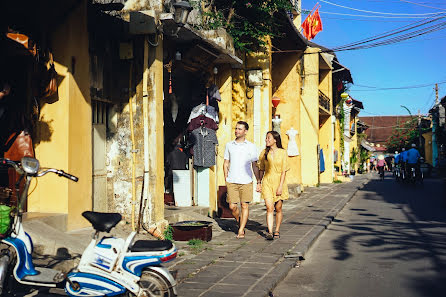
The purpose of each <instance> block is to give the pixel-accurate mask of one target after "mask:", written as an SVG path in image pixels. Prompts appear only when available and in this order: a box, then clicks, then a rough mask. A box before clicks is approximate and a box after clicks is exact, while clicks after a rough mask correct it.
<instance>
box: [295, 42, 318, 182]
mask: <svg viewBox="0 0 446 297" xmlns="http://www.w3.org/2000/svg"><path fill="white" fill-rule="evenodd" d="M318 52H319V49H317V48H308V49H307V50H306V51H305V55H304V82H303V93H302V100H301V106H300V126H301V127H302V128H303V129H301V131H299V132H300V138H301V139H302V141H301V159H302V165H301V172H302V183H303V184H304V185H307V186H314V185H316V184H317V182H318V172H317V169H318V164H317V161H318V160H317V145H318V143H319V139H318V138H319V99H318V98H319V93H318V86H319V54H318Z"/></svg>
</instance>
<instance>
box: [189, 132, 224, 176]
mask: <svg viewBox="0 0 446 297" xmlns="http://www.w3.org/2000/svg"><path fill="white" fill-rule="evenodd" d="M190 142H191V143H192V144H193V151H194V166H199V167H211V166H214V165H215V163H216V162H215V161H216V160H215V145H217V144H218V140H217V134H216V133H215V131H214V130H212V129H209V128H206V127H200V128H198V129H195V130H193V131H192V133H191V135H190Z"/></svg>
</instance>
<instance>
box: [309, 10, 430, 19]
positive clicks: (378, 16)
mask: <svg viewBox="0 0 446 297" xmlns="http://www.w3.org/2000/svg"><path fill="white" fill-rule="evenodd" d="M302 13H304V14H309V13H310V11H309V10H307V9H302ZM319 13H320V14H321V15H324V14H334V15H345V16H354V17H364V18H375V19H376V18H381V19H424V18H426V17H425V16H385V15H364V14H350V13H340V12H331V11H324V10H320V11H319Z"/></svg>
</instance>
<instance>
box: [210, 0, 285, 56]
mask: <svg viewBox="0 0 446 297" xmlns="http://www.w3.org/2000/svg"><path fill="white" fill-rule="evenodd" d="M209 5H210V7H211V8H210V9H209V10H207V11H206V12H204V13H203V14H204V19H203V20H204V23H203V25H202V26H203V28H204V29H218V28H224V29H226V31H227V32H228V33H229V35H231V37H232V38H233V40H234V47H235V48H236V49H237V50H241V51H246V52H252V51H256V50H259V49H261V48H262V47H263V46H265V45H266V37H268V36H269V37H275V36H279V35H280V34H281V33H280V27H281V26H280V22H279V21H278V19H277V13H280V12H285V11H288V10H291V9H292V6H291V2H290V1H289V0H211V1H209Z"/></svg>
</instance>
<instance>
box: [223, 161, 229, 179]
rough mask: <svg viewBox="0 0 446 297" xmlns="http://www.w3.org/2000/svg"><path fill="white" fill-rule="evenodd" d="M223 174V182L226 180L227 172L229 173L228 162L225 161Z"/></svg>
mask: <svg viewBox="0 0 446 297" xmlns="http://www.w3.org/2000/svg"><path fill="white" fill-rule="evenodd" d="M223 172H224V174H225V181H226V179H227V178H228V172H229V160H226V159H225V161H224V162H223Z"/></svg>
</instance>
